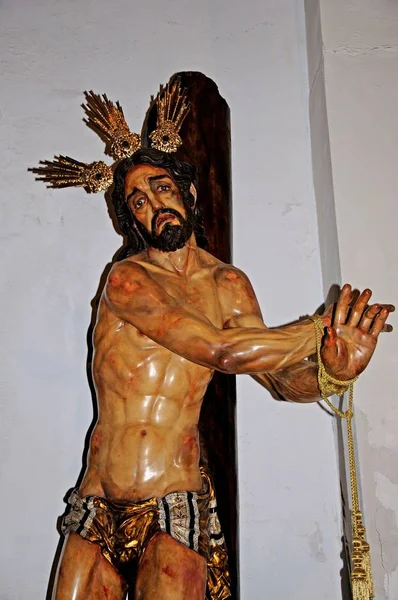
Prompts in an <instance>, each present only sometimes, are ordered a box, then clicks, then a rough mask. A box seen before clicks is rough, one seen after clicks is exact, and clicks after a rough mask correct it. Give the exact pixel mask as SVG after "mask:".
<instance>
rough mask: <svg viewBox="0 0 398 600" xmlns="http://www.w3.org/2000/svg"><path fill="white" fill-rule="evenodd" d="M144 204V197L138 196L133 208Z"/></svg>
mask: <svg viewBox="0 0 398 600" xmlns="http://www.w3.org/2000/svg"><path fill="white" fill-rule="evenodd" d="M144 204H145V198H138V199H137V200H136V201H135V202H134V208H137V209H138V208H142V207H143V206H144Z"/></svg>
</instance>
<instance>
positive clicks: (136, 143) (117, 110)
mask: <svg viewBox="0 0 398 600" xmlns="http://www.w3.org/2000/svg"><path fill="white" fill-rule="evenodd" d="M84 95H85V97H86V102H87V104H82V107H83V109H84V111H85V113H86V115H87V119H86V120H85V122H86V123H87V125H89V126H90V127H92V128H93V129H94V131H96V133H98V134H99V136H100V137H102V138H104V139H105V141H106V143H107V144H108V149H109V153H110V154H111V156H113V158H115V159H116V160H117V159H120V158H127V157H129V156H131V155H132V154H134V152H136V151H137V150H139V149H140V148H141V137H140V136H139V135H138V133H132V132H131V131H130V129H129V126H128V125H127V123H126V119H125V118H124V113H123V109H122V107H121V106H120V104H119V102H116V104H114V103H113V102H112V101H111V100H108V98H107V96H106V94H103V95H102V96H100V95H99V94H94V92H93V91H90V92H84Z"/></svg>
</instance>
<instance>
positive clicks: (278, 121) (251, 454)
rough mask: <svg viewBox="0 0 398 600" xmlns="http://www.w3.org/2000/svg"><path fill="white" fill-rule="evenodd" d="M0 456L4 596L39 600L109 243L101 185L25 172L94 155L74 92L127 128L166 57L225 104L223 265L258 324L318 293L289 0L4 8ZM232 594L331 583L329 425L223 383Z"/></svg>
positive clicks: (313, 592) (78, 446) (310, 593)
mask: <svg viewBox="0 0 398 600" xmlns="http://www.w3.org/2000/svg"><path fill="white" fill-rule="evenodd" d="M0 11H1V12H0V52H1V57H2V62H1V69H2V99H1V114H0V136H1V139H2V141H3V145H2V148H1V150H0V164H1V165H2V167H3V169H2V170H3V174H2V178H1V184H0V185H1V196H0V198H1V200H0V201H1V204H2V209H1V213H0V214H1V218H2V230H1V231H2V234H1V252H0V257H1V258H0V260H1V263H2V275H3V276H2V281H3V284H4V289H3V294H2V305H1V309H2V317H3V319H2V322H3V324H2V350H1V353H2V354H1V358H2V360H1V368H2V370H4V372H3V374H2V375H1V382H2V414H3V416H2V420H1V424H2V435H1V450H0V461H1V462H0V464H1V468H2V489H3V494H2V504H3V508H2V512H1V515H2V525H1V533H2V535H1V542H0V543H1V555H2V560H1V589H0V598H2V599H4V600H5V599H7V600H16V599H18V600H19V599H21V600H22V598H25V597H31V598H43V597H44V595H45V590H46V586H47V580H48V574H49V570H50V566H51V563H52V560H53V554H54V550H55V547H56V544H57V540H58V536H57V533H56V530H55V520H56V517H57V516H58V515H59V514H61V513H62V511H63V508H64V505H63V503H62V497H63V495H64V494H65V492H66V490H67V489H68V488H69V487H70V486H72V485H73V484H74V482H75V479H76V476H77V474H78V472H79V470H80V465H81V453H82V447H83V441H84V437H85V433H86V430H87V427H88V426H89V424H90V422H91V419H92V407H91V402H90V393H89V389H88V385H87V382H86V374H85V359H86V350H87V348H86V339H85V336H86V330H87V327H88V324H89V320H90V312H91V309H90V300H91V299H92V297H93V296H94V294H95V292H96V289H97V285H98V280H99V277H100V275H101V272H102V270H103V268H104V266H105V264H106V263H107V262H108V261H109V260H110V257H111V256H112V255H113V253H114V251H115V250H116V249H117V247H118V245H119V239H118V237H117V235H116V234H115V233H114V231H113V229H112V226H111V223H110V221H109V218H108V215H107V210H106V206H105V203H104V201H103V198H102V196H101V195H98V196H87V195H85V194H84V192H82V191H79V190H69V191H49V190H46V189H45V188H44V187H43V186H42V184H39V183H35V182H34V181H33V177H32V174H29V173H27V172H26V168H27V167H28V166H34V165H36V164H37V161H38V159H40V158H51V156H52V155H53V154H55V153H58V152H64V153H68V154H70V155H72V156H75V157H76V158H80V159H82V160H87V161H90V160H95V159H99V158H101V157H102V144H101V142H100V141H99V140H98V139H97V138H96V137H95V135H94V134H93V133H92V132H90V131H89V130H88V129H87V128H86V127H85V126H84V124H83V123H82V121H81V119H82V110H81V108H80V107H79V104H80V103H81V101H82V91H83V90H85V89H91V88H92V89H94V90H96V91H98V92H102V91H105V92H107V93H108V95H109V96H110V97H112V98H115V99H119V100H120V101H121V102H122V103H123V105H124V107H125V113H126V116H127V118H128V120H129V122H130V124H131V126H132V128H133V129H139V128H140V126H141V122H142V118H143V116H144V114H145V111H146V109H147V106H148V101H149V96H150V94H152V93H155V92H156V91H157V88H158V85H159V83H160V82H166V81H167V80H168V78H169V76H170V75H171V74H172V73H174V72H176V71H181V70H200V71H202V72H204V73H205V74H206V75H208V76H210V77H212V78H213V79H214V80H215V81H216V82H217V83H218V85H219V88H220V91H221V93H222V94H223V95H224V97H225V98H226V99H227V101H228V103H229V105H230V107H231V111H232V136H233V191H234V262H235V264H237V265H238V266H240V267H241V268H243V269H244V270H245V271H246V272H247V273H248V275H249V276H250V277H251V279H252V281H253V283H254V285H255V288H256V290H257V293H258V297H259V300H260V303H261V306H262V308H263V313H264V317H265V319H266V321H267V322H268V323H269V324H271V325H276V324H279V323H282V322H286V321H289V320H291V319H294V318H296V317H298V316H299V315H302V314H305V313H309V312H312V311H314V310H315V308H316V307H317V306H318V305H319V304H320V303H321V302H322V300H323V297H322V285H321V273H320V262H319V250H318V241H317V226H316V216H315V205H314V197H313V190H312V174H311V161H310V141H309V133H308V122H307V112H308V83H307V68H306V50H305V26H304V8H303V6H302V3H301V2H300V1H298V0H278V1H276V0H275V1H272V0H267V1H264V0H248V1H246V2H245V3H243V2H242V3H241V2H239V3H238V2H235V1H231V0H229V1H227V0H213V1H210V0H206V1H205V0H202V2H194V1H189V2H187V1H186V2H184V1H183V0H178V1H177V0H175V1H168V2H161V1H155V0H147V1H146V2H145V3H138V2H131V1H128V0H116V1H115V2H113V3H109V2H105V1H104V0H97V1H96V2H94V1H87V2H84V3H82V2H77V1H76V0H70V1H69V2H67V3H65V2H61V1H59V0H35V1H34V2H33V1H30V2H29V1H28V0H3V2H2V3H1V5H0ZM238 393H239V399H238V403H239V407H238V429H239V432H238V433H239V478H240V507H241V513H240V514H241V533H240V537H241V590H242V598H243V599H244V600H249V599H253V600H257V599H258V598H260V597H261V598H265V597H270V598H271V597H272V598H273V599H274V600H289V599H293V598H294V599H295V600H304V599H305V600H312V599H313V600H315V599H316V600H318V598H320V597H322V598H323V599H325V600H327V599H330V600H336V598H339V597H340V591H339V590H340V584H339V569H340V567H341V561H340V558H339V553H340V539H339V537H340V505H339V497H338V484H337V482H338V476H337V472H336V460H335V449H334V442H333V434H332V427H331V422H330V419H329V418H328V417H327V415H326V414H325V413H324V412H323V411H321V410H320V409H319V407H318V406H317V405H315V406H293V405H290V404H278V403H276V402H274V401H272V400H271V399H270V397H269V396H268V394H267V393H266V392H265V391H263V390H262V389H261V388H260V387H259V386H258V385H257V384H255V383H254V382H253V381H251V380H249V379H248V378H244V377H242V378H241V379H240V381H239V386H238Z"/></svg>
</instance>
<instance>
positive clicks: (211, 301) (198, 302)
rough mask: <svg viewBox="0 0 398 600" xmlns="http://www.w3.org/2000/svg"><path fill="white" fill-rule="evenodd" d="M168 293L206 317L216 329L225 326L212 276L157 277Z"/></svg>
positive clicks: (184, 305) (183, 304)
mask: <svg viewBox="0 0 398 600" xmlns="http://www.w3.org/2000/svg"><path fill="white" fill-rule="evenodd" d="M157 279H158V281H159V283H161V285H162V286H163V287H164V289H165V290H166V292H167V293H168V294H169V295H170V296H171V297H173V298H176V299H177V300H178V301H179V302H180V303H181V305H182V307H186V308H188V309H191V310H194V311H196V312H198V313H200V314H201V315H203V316H205V317H206V318H207V319H208V320H209V321H210V322H211V323H212V324H213V325H214V326H215V327H222V326H223V321H224V319H223V311H222V307H221V303H220V299H219V294H218V290H217V286H216V283H215V281H214V278H213V277H212V276H211V274H206V275H202V276H197V277H192V278H189V279H188V278H179V277H164V276H162V275H160V276H158V277H157Z"/></svg>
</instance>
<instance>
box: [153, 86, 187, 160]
mask: <svg viewBox="0 0 398 600" xmlns="http://www.w3.org/2000/svg"><path fill="white" fill-rule="evenodd" d="M155 102H156V106H157V111H158V117H157V126H156V129H155V131H153V132H152V133H151V134H150V136H149V138H150V140H151V142H152V143H151V146H152V147H153V148H156V149H157V150H162V151H163V152H176V151H177V150H178V148H179V147H180V146H181V144H182V139H181V137H180V135H179V131H180V129H181V126H182V124H183V122H184V119H185V117H186V116H187V114H188V112H189V108H190V106H189V103H188V101H187V93H186V90H181V82H180V79H179V78H176V79H175V80H174V81H173V82H172V83H169V84H168V85H167V86H166V88H163V87H161V88H160V91H159V93H158V95H157V97H156V100H155Z"/></svg>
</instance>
